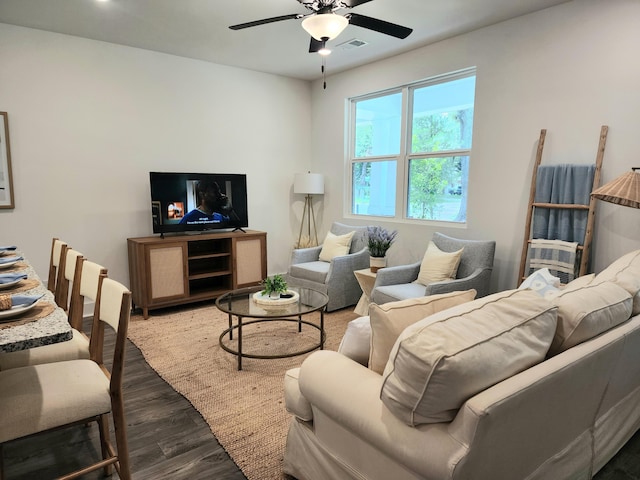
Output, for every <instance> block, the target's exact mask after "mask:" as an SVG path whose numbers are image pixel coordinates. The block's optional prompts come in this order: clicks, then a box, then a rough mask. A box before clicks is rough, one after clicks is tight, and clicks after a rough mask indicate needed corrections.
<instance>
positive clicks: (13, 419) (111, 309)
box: [0, 275, 131, 480]
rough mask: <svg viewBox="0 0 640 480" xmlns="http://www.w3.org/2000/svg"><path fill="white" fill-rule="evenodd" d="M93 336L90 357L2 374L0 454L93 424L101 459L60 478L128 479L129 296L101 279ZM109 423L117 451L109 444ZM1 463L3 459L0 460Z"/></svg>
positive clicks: (0, 389)
mask: <svg viewBox="0 0 640 480" xmlns="http://www.w3.org/2000/svg"><path fill="white" fill-rule="evenodd" d="M102 277H103V279H102V284H101V287H100V291H99V293H98V298H97V302H96V310H95V313H94V323H93V329H92V332H91V347H90V348H91V358H90V359H81V360H70V361H66V362H55V363H46V364H42V365H33V366H28V367H22V368H14V369H11V370H6V371H2V372H0V412H3V415H0V455H1V454H2V446H3V445H4V444H5V443H6V442H10V441H11V440H15V439H18V438H23V437H27V436H31V435H35V434H38V433H41V432H45V431H49V430H53V429H59V428H63V427H67V426H71V425H76V424H86V423H88V422H93V421H95V422H97V423H98V426H99V435H100V443H101V452H102V459H101V460H99V461H96V462H95V463H94V464H92V465H90V466H87V467H84V468H82V469H80V470H78V471H76V472H73V473H71V474H69V475H67V476H65V477H64V478H69V479H70V478H78V477H80V476H83V475H86V474H87V473H89V472H92V471H95V470H99V469H104V473H105V474H106V475H109V474H111V472H112V467H113V466H115V469H116V471H117V473H118V475H119V476H120V478H121V479H122V480H129V479H130V478H131V474H130V468H129V453H128V447H127V435H126V422H125V416H124V404H123V398H122V379H123V370H124V355H125V341H126V338H127V328H128V324H129V315H130V311H131V292H129V291H128V290H127V288H126V287H124V286H123V285H122V284H120V283H118V282H116V281H115V280H113V279H110V278H105V276H104V275H103V276H102ZM105 325H109V326H110V327H111V328H113V330H114V331H115V334H116V340H115V349H114V355H113V364H112V367H111V371H110V372H109V370H108V369H107V367H106V365H105V364H104V362H103V344H104V331H105ZM110 414H111V417H112V419H113V424H114V431H115V437H116V442H115V448H114V445H113V444H112V442H111V440H110V434H109V416H110ZM0 458H1V457H0ZM1 464H2V462H0V465H1Z"/></svg>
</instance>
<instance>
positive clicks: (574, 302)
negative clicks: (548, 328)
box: [549, 282, 632, 356]
mask: <svg viewBox="0 0 640 480" xmlns="http://www.w3.org/2000/svg"><path fill="white" fill-rule="evenodd" d="M550 301H551V303H552V304H554V305H556V306H557V307H558V326H557V327H556V334H555V336H554V338H553V342H552V343H551V347H550V348H549V356H553V355H557V354H558V353H560V352H563V351H565V350H567V349H568V348H571V347H573V346H575V345H578V344H579V343H582V342H584V341H586V340H589V339H590V338H593V337H595V336H596V335H599V334H601V333H602V332H606V331H607V330H609V329H610V328H613V327H615V326H616V325H619V324H621V323H622V322H625V321H627V320H628V319H629V317H630V316H631V306H632V300H631V296H630V295H629V292H627V291H626V290H625V289H624V288H622V287H619V286H618V285H616V284H615V283H613V282H603V283H595V282H594V283H592V284H590V285H587V286H586V287H583V288H579V289H570V290H567V291H563V292H561V293H560V294H558V295H557V296H556V297H555V298H553V299H551V300H550Z"/></svg>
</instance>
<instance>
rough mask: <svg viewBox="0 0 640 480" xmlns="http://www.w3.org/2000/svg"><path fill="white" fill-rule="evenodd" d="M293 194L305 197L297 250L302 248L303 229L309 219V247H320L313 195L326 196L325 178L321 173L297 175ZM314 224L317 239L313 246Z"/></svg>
mask: <svg viewBox="0 0 640 480" xmlns="http://www.w3.org/2000/svg"><path fill="white" fill-rule="evenodd" d="M293 193H298V194H302V195H305V197H304V210H303V212H302V220H301V221H300V234H299V235H298V243H297V245H296V247H297V248H301V247H302V246H303V245H301V241H302V229H303V228H304V219H305V217H306V218H307V235H308V237H307V238H308V239H309V242H308V245H304V246H308V247H312V246H315V245H318V231H317V229H316V216H315V213H314V212H313V197H312V195H324V176H323V175H322V174H320V173H311V172H309V173H296V176H295V179H294V181H293ZM312 224H313V234H314V237H315V243H314V244H312V243H311V242H312V240H311V226H312Z"/></svg>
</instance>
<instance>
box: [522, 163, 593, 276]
mask: <svg viewBox="0 0 640 480" xmlns="http://www.w3.org/2000/svg"><path fill="white" fill-rule="evenodd" d="M595 171H596V166H595V165H573V164H560V165H545V166H540V167H538V175H537V177H536V195H535V198H534V202H536V203H568V204H580V205H589V200H590V195H591V189H592V188H593V177H594V175H595ZM588 218H589V211H588V210H567V209H558V208H540V207H537V208H536V209H535V210H534V212H533V224H532V228H531V238H532V239H541V240H552V241H553V242H547V243H544V244H538V245H535V248H534V245H532V246H531V247H532V248H530V252H529V272H532V271H535V270H537V269H538V268H543V267H544V266H546V267H548V268H549V270H550V271H551V273H552V274H553V275H555V276H557V277H560V279H561V281H562V283H567V282H569V281H571V280H573V278H575V276H576V275H577V272H578V264H579V262H580V255H578V251H577V246H578V245H584V239H585V236H586V232H587V220H588ZM534 241H535V240H534ZM550 260H551V261H552V262H559V263H560V264H561V265H558V267H559V268H553V266H552V265H549V264H547V262H548V261H550ZM571 262H573V272H571V268H570V264H571Z"/></svg>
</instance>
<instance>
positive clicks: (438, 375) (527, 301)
mask: <svg viewBox="0 0 640 480" xmlns="http://www.w3.org/2000/svg"><path fill="white" fill-rule="evenodd" d="M556 311H557V308H556V307H554V306H553V305H551V304H550V303H549V302H547V301H546V300H545V299H544V298H541V297H540V296H539V295H538V294H537V293H535V292H533V291H531V290H510V291H506V292H501V293H496V294H493V295H489V296H487V297H483V298H480V299H478V300H474V301H472V302H467V303H463V304H461V305H458V306H456V307H452V308H449V309H447V310H444V311H442V312H439V313H436V314H434V315H431V316H430V317H427V318H425V319H423V320H420V321H419V322H417V323H415V324H413V325H411V326H409V327H407V328H406V329H405V330H404V331H403V332H402V333H401V334H400V337H398V340H397V342H396V344H395V345H394V347H393V349H392V351H391V355H390V356H389V362H388V363H387V366H386V368H385V370H384V374H383V376H384V380H383V385H382V390H381V393H380V398H381V400H382V401H383V402H384V404H385V405H386V406H387V408H388V409H389V410H390V411H391V412H392V413H393V414H394V415H396V416H397V417H398V418H399V419H400V420H402V421H404V422H405V423H407V424H408V425H418V424H421V423H439V422H448V421H450V420H452V419H453V418H454V416H455V414H456V412H457V410H458V409H459V408H460V407H461V406H462V404H463V403H464V402H465V401H466V400H467V399H468V398H470V397H471V396H473V395H475V394H477V393H479V392H481V391H483V390H485V389H487V388H488V387H490V386H492V385H494V384H496V383H498V382H500V381H502V380H504V379H506V378H508V377H510V376H512V375H514V374H516V373H519V372H521V371H523V370H526V369H527V368H529V367H531V366H533V365H535V364H537V363H539V362H540V361H542V360H543V359H544V358H545V355H546V353H547V350H548V349H549V346H550V345H551V340H552V339H553V335H554V333H555V330H556Z"/></svg>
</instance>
